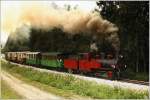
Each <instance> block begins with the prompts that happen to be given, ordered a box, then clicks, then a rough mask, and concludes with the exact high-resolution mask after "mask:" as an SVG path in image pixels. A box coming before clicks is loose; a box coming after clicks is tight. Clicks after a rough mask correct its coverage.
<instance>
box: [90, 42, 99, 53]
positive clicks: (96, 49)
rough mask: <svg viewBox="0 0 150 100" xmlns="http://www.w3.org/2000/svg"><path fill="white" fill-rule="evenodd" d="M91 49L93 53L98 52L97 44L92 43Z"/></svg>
mask: <svg viewBox="0 0 150 100" xmlns="http://www.w3.org/2000/svg"><path fill="white" fill-rule="evenodd" d="M90 49H91V52H94V51H96V52H97V51H98V47H97V45H96V43H95V42H93V43H91V45H90Z"/></svg>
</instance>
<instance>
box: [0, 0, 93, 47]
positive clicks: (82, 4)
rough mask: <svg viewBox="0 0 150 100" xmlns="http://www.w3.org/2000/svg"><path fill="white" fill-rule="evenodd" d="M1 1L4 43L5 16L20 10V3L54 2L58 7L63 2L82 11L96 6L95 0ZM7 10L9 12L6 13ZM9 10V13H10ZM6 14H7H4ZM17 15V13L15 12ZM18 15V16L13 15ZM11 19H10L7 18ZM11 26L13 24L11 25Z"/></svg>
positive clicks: (62, 4)
mask: <svg viewBox="0 0 150 100" xmlns="http://www.w3.org/2000/svg"><path fill="white" fill-rule="evenodd" d="M0 2H1V3H0V4H1V43H2V44H3V45H4V44H5V43H6V41H7V38H8V35H9V33H8V32H7V31H5V28H4V27H3V24H5V23H6V21H7V19H6V18H7V16H8V15H9V16H11V14H15V13H17V11H19V10H21V9H19V8H20V7H21V5H22V4H27V5H28V4H32V5H34V3H33V2H39V3H43V4H51V3H52V2H54V3H55V4H57V5H58V6H59V7H63V6H64V5H65V4H67V5H68V4H69V5H71V6H72V7H74V6H76V5H78V8H79V9H82V10H84V11H91V10H93V9H94V8H95V7H96V1H73V0H72V1H17V0H16V1H0ZM8 12H9V14H8ZM10 12H11V13H10ZM6 15H7V16H6ZM16 15H17V14H16ZM13 17H18V16H13ZM9 21H11V20H9ZM14 24H15V23H14ZM10 26H11V25H7V26H5V27H10ZM12 26H13V25H12Z"/></svg>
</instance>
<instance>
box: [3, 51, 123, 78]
mask: <svg viewBox="0 0 150 100" xmlns="http://www.w3.org/2000/svg"><path fill="white" fill-rule="evenodd" d="M5 58H6V60H8V61H12V62H16V63H20V64H25V65H32V66H36V67H43V68H48V69H55V70H61V71H65V70H66V71H68V72H69V73H80V74H86V75H92V76H96V77H102V78H108V79H119V78H120V74H121V70H120V69H121V68H122V67H124V65H123V64H121V63H119V62H121V59H122V58H123V56H120V57H117V58H116V57H113V56H112V55H111V54H107V55H105V53H100V54H95V53H92V52H89V53H61V52H53V53H43V52H30V51H27V52H6V53H5Z"/></svg>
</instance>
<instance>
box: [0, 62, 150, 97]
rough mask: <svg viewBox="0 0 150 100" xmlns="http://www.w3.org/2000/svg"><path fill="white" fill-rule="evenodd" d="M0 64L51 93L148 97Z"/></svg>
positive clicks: (140, 93)
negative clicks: (46, 88)
mask: <svg viewBox="0 0 150 100" xmlns="http://www.w3.org/2000/svg"><path fill="white" fill-rule="evenodd" d="M1 64H2V69H3V70H6V71H8V72H10V73H13V74H16V75H19V76H21V77H23V78H24V79H26V80H28V81H30V82H31V81H32V82H37V83H39V84H44V85H45V86H46V87H47V86H50V87H51V88H52V89H49V90H51V92H52V91H53V92H56V90H57V89H58V90H60V91H62V94H64V92H65V94H66V93H68V94H69V95H70V94H77V95H81V96H89V97H92V98H96V99H110V98H111V99H147V98H148V95H149V93H148V91H135V90H134V91H133V90H129V89H122V88H119V87H115V88H112V87H110V86H107V85H98V84H96V83H94V82H89V81H85V80H81V79H77V78H74V77H73V76H69V75H66V76H62V75H57V74H52V73H46V72H39V71H35V70H33V69H31V68H24V67H18V66H17V65H12V64H8V63H5V62H3V61H2V63H1ZM53 89H55V90H53ZM57 93H58V92H57ZM60 94H61V93H60Z"/></svg>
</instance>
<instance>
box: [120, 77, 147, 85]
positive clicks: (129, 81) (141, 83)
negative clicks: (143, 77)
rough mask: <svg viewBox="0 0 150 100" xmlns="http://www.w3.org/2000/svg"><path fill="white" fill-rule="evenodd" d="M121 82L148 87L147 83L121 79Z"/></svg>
mask: <svg viewBox="0 0 150 100" xmlns="http://www.w3.org/2000/svg"><path fill="white" fill-rule="evenodd" d="M121 81H122V82H127V83H134V84H140V85H147V86H149V82H145V81H139V80H131V79H122V80H121Z"/></svg>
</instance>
